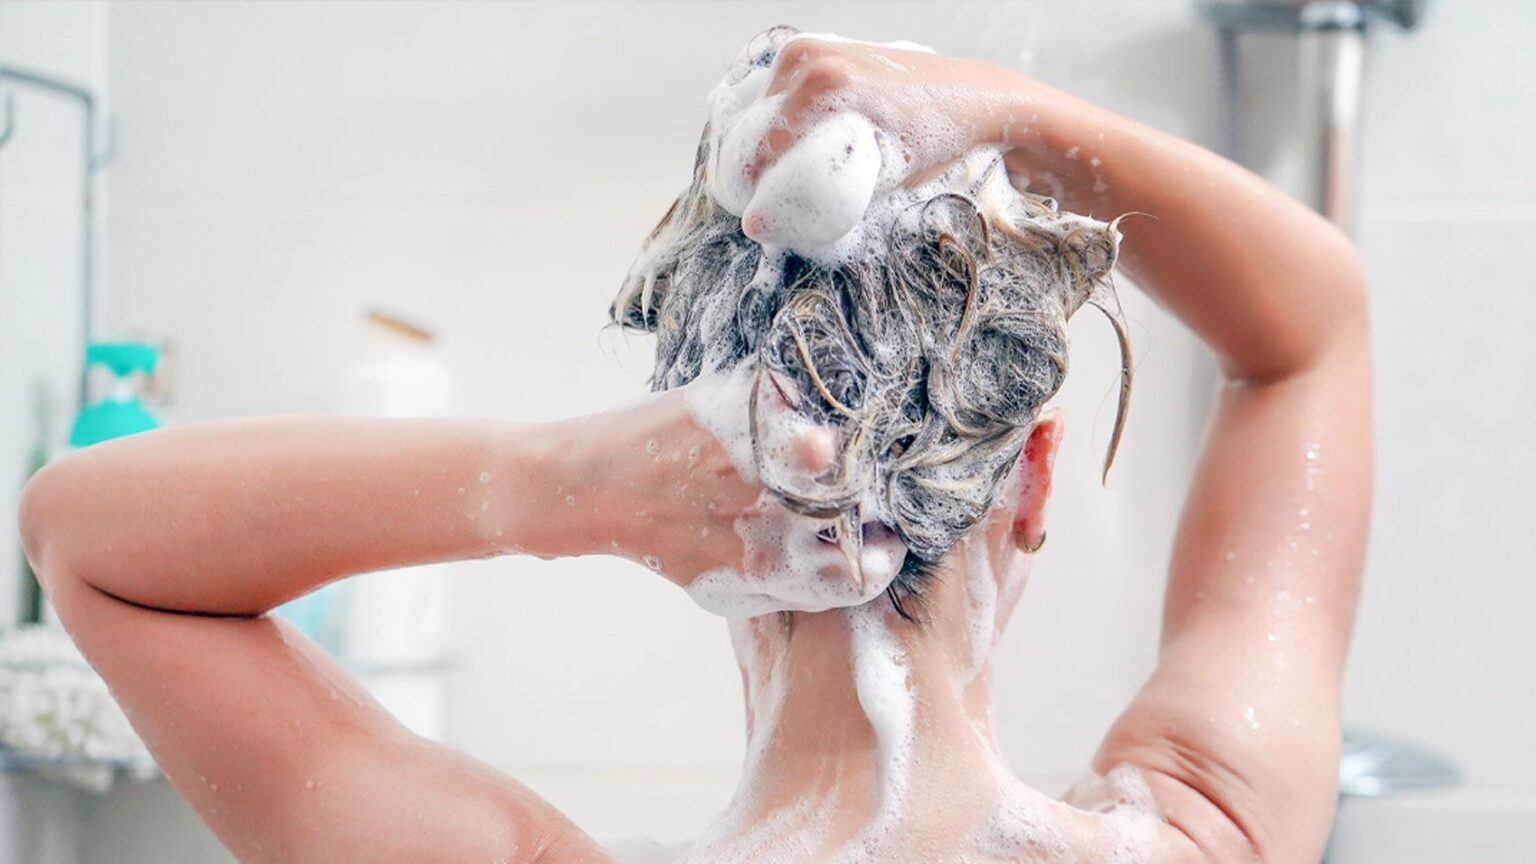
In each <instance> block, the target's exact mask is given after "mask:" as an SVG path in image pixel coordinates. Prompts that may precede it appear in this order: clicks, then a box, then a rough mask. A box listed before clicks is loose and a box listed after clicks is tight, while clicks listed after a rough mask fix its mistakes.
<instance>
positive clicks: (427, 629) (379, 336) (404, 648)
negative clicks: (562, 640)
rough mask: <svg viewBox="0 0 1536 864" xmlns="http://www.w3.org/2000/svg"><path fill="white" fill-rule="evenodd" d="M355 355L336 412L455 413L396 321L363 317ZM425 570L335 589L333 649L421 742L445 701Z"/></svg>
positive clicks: (441, 373) (431, 571) (437, 596)
mask: <svg viewBox="0 0 1536 864" xmlns="http://www.w3.org/2000/svg"><path fill="white" fill-rule="evenodd" d="M365 326H366V327H367V331H366V333H365V335H364V344H363V352H362V355H361V357H360V358H359V359H358V361H357V363H355V364H354V365H353V367H352V368H351V369H350V370H349V371H348V374H347V377H346V382H345V385H344V389H343V393H342V400H341V408H342V410H343V411H344V412H345V413H347V414H353V415H359V414H361V415H371V416H379V417H438V416H443V415H445V414H447V413H448V412H449V411H450V410H451V408H452V404H453V395H454V385H453V376H452V374H451V373H450V372H449V370H448V367H447V364H445V363H444V362H443V360H442V358H441V357H440V356H439V355H438V352H437V350H436V344H435V340H434V337H433V335H432V333H431V332H430V331H428V330H426V329H425V328H423V327H421V326H418V325H416V324H414V323H411V322H409V321H406V320H404V319H403V318H400V317H398V316H396V315H393V314H390V313H386V312H382V311H379V310H377V309H371V310H369V311H368V313H367V318H366V325H365ZM451 567H452V565H451V564H448V565H443V564H435V565H426V566H421V567H409V568H405V569H400V570H390V571H384V572H380V573H369V574H366V575H363V576H359V577H356V578H353V579H351V580H348V581H347V582H345V583H342V584H341V585H340V586H339V588H340V589H341V593H340V597H339V603H338V605H337V610H336V611H337V618H338V621H337V625H338V626H337V628H336V640H335V641H336V649H337V653H338V654H339V655H340V657H341V659H342V662H343V663H345V664H346V665H347V666H348V667H349V668H351V669H352V670H353V671H354V672H355V673H357V675H358V676H359V677H360V678H361V680H362V682H363V683H364V685H366V686H367V687H368V690H369V692H371V693H372V694H373V696H374V698H376V699H378V700H379V701H380V702H381V703H382V704H383V705H384V707H385V708H388V709H389V710H390V712H391V713H393V714H394V715H395V717H396V718H397V719H399V720H400V721H401V722H402V723H404V724H405V725H406V726H407V727H409V728H410V729H411V730H412V731H414V732H416V733H417V734H419V735H422V736H424V737H427V738H431V739H434V740H440V739H441V738H442V735H443V726H444V712H445V707H446V702H447V676H446V674H445V673H446V670H447V667H448V665H449V664H448V657H447V646H446V639H445V637H446V632H445V618H446V607H447V596H446V595H447V584H446V573H445V572H444V571H445V570H446V569H448V568H451Z"/></svg>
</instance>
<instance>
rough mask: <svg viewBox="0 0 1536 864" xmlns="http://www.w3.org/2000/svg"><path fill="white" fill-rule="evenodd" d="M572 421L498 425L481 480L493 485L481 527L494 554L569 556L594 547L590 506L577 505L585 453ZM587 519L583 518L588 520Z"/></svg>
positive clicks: (587, 551)
mask: <svg viewBox="0 0 1536 864" xmlns="http://www.w3.org/2000/svg"><path fill="white" fill-rule="evenodd" d="M573 425H574V424H573V422H572V421H561V422H555V423H538V424H530V425H522V424H517V425H512V424H508V425H504V426H500V427H498V429H497V431H496V432H495V433H494V434H493V436H492V441H491V442H490V444H489V446H488V450H489V453H488V458H487V459H486V460H485V461H486V464H487V467H486V469H485V470H484V472H482V473H481V475H480V477H479V480H480V482H482V483H487V484H491V485H492V487H493V488H492V494H491V496H490V498H489V500H488V502H487V503H486V504H484V505H482V506H484V507H485V508H486V511H487V513H486V518H485V519H483V520H482V528H483V530H484V531H485V533H486V535H487V536H486V542H487V543H488V544H490V553H491V554H493V555H496V554H519V553H520V554H527V555H534V556H537V557H540V558H565V557H573V556H577V555H584V554H589V553H590V552H593V551H595V550H594V549H592V548H591V541H590V537H589V534H590V532H588V531H586V530H585V529H586V527H587V526H588V525H589V524H590V522H591V516H592V508H591V506H590V502H587V503H588V506H584V507H576V506H573V504H574V502H575V501H576V500H577V496H578V495H579V496H580V497H581V498H583V499H584V498H586V497H587V496H586V495H585V494H584V492H583V491H582V490H579V489H578V488H577V486H578V485H579V484H580V483H581V478H582V475H583V472H581V471H580V470H579V467H580V465H581V457H582V456H583V455H584V454H583V453H582V452H581V448H580V447H579V446H574V442H576V441H577V440H578V439H579V436H578V435H575V434H573V430H572V428H571V427H572V426H573ZM584 517H585V518H584Z"/></svg>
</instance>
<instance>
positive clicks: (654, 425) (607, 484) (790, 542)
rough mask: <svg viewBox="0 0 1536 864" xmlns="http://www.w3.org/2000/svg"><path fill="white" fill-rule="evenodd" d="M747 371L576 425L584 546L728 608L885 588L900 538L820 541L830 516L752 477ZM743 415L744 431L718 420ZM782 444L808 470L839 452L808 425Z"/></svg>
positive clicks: (851, 599)
mask: <svg viewBox="0 0 1536 864" xmlns="http://www.w3.org/2000/svg"><path fill="white" fill-rule="evenodd" d="M750 374H751V373H750V370H746V369H743V370H738V371H737V372H736V373H734V374H733V375H730V376H705V377H703V378H701V379H699V380H696V381H694V382H693V383H691V384H689V385H687V386H686V387H682V388H678V389H676V390H672V391H668V392H665V393H661V394H658V395H656V396H653V397H651V398H649V399H647V400H645V401H643V402H640V403H638V404H636V405H633V406H630V407H628V408H624V409H621V410H618V411H612V412H607V413H604V414H598V415H595V416H592V417H588V418H584V419H582V420H580V421H575V422H574V423H573V424H571V426H570V430H571V431H570V438H569V443H570V444H571V445H573V446H572V448H571V452H572V453H573V454H574V456H575V458H574V459H572V460H571V461H572V463H573V464H574V466H575V471H574V473H573V475H572V479H573V482H572V483H571V484H570V486H569V488H568V491H567V494H566V496H565V499H564V500H565V504H566V506H568V507H570V508H571V509H572V512H573V515H579V521H580V522H581V524H582V525H583V526H584V527H583V529H582V530H581V533H582V535H584V536H583V538H582V542H581V546H582V548H583V550H584V551H591V552H599V553H609V554H615V555H619V556H621V557H624V558H628V559H630V560H633V561H636V562H639V563H642V564H644V565H645V566H647V567H648V568H650V569H652V570H654V571H656V572H658V573H660V574H662V575H663V576H665V577H666V578H667V579H668V580H669V581H671V582H674V583H676V584H677V585H679V586H681V587H683V588H684V589H686V590H687V591H688V592H689V594H690V596H692V597H693V598H694V599H695V601H697V602H698V603H699V604H700V605H701V606H703V607H705V608H706V609H708V610H709V611H712V612H715V613H717V614H721V615H727V616H731V617H740V616H751V615H760V614H765V613H767V612H774V611H792V610H798V611H821V610H824V609H829V608H835V607H841V606H852V605H857V604H859V603H863V602H866V601H868V600H870V599H872V598H873V597H876V596H878V595H879V594H880V593H881V592H883V591H884V590H885V587H886V586H887V585H888V584H889V583H890V581H891V579H892V578H894V576H895V568H896V566H899V564H900V560H901V558H902V557H903V556H902V555H900V554H896V551H897V550H893V549H891V548H886V547H888V546H889V544H890V543H896V542H897V541H894V539H888V540H885V541H882V542H885V543H886V547H878V546H877V547H875V548H874V549H873V550H871V548H870V547H869V546H868V545H867V544H866V547H865V548H864V549H863V550H862V551H863V553H864V554H863V556H862V557H861V558H859V557H853V556H851V555H850V554H848V553H847V552H846V551H845V549H844V547H842V546H839V545H838V544H837V543H836V542H833V541H830V540H828V539H825V536H826V531H827V529H829V528H830V527H831V526H832V525H833V524H834V522H833V520H830V519H818V518H812V517H808V516H803V515H800V514H798V513H794V512H792V511H790V510H789V509H787V508H786V507H785V506H784V505H783V503H781V502H780V501H779V499H778V498H777V497H776V496H775V495H773V494H772V493H771V492H768V491H766V490H765V489H764V488H763V486H762V485H761V484H760V483H759V482H758V481H757V479H756V472H755V470H754V469H753V467H752V450H751V442H750V439H749V438H748V437H747V436H746V417H747V411H748V406H747V404H746V401H745V400H746V398H749V397H748V393H749V392H750V391H749V388H747V387H744V386H742V383H743V382H742V380H741V376H743V375H750ZM738 419H739V423H740V426H739V429H735V430H727V429H722V428H719V427H720V426H721V425H722V423H723V424H725V425H734V424H735V423H736V422H737V420H738ZM706 426H711V427H715V428H705V427H706ZM722 437H724V438H725V439H727V440H722ZM786 449H787V451H788V452H786V453H784V454H781V456H782V458H786V459H788V460H790V462H791V466H792V468H794V469H798V470H802V471H804V472H805V473H806V474H807V475H808V476H814V475H816V474H819V473H821V472H823V471H825V470H826V469H827V467H828V466H829V465H830V464H831V461H832V443H831V439H830V434H829V433H828V431H827V430H822V429H806V430H803V431H801V432H799V433H797V434H795V435H793V436H792V437H791V438H790V439H789V441H788V444H787V448H786ZM897 545H899V543H898V544H897ZM871 551H874V552H877V553H879V554H878V555H871V554H870V553H871ZM900 551H902V552H904V550H900ZM889 559H894V561H891V560H889Z"/></svg>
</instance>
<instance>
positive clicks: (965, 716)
mask: <svg viewBox="0 0 1536 864" xmlns="http://www.w3.org/2000/svg"><path fill="white" fill-rule="evenodd" d="M985 548H986V547H985V546H983V545H981V544H980V543H979V542H978V545H977V548H973V549H970V550H965V549H961V550H957V552H958V553H959V554H957V555H955V556H952V558H951V559H950V563H949V564H948V565H947V566H946V567H944V568H943V569H942V570H941V572H940V574H939V578H937V579H935V580H934V582H933V584H932V586H931V589H930V590H929V591H928V592H927V593H925V596H924V605H923V608H924V610H925V614H924V615H923V617H922V618H921V619H920V620H919V621H918V622H909V621H904V620H902V619H901V618H900V617H899V616H897V615H896V613H895V611H894V609H892V607H891V605H890V603H889V602H887V601H886V600H885V598H884V597H881V598H879V599H877V600H875V601H872V602H871V603H869V604H867V605H865V606H862V607H857V608H853V609H843V610H834V611H831V612H825V613H818V614H802V613H795V614H778V615H769V616H763V617H759V618H752V619H743V620H737V621H733V622H732V625H731V632H732V636H733V638H734V639H735V641H736V651H737V656H738V657H739V658H740V659H741V662H742V669H743V680H744V685H745V689H746V701H747V747H748V752H747V762H746V768H745V772H744V774H743V777H742V781H741V784H740V786H739V788H738V790H737V794H736V798H735V800H734V801H733V804H732V807H731V810H730V811H729V812H728V813H727V814H726V815H725V816H724V817H722V819H721V821H720V822H719V823H717V824H716V831H715V833H716V834H718V835H720V836H721V837H722V838H725V837H732V838H739V837H740V836H741V835H743V834H745V833H750V829H752V828H755V827H767V826H771V827H772V829H773V832H772V833H776V834H784V833H798V834H799V835H801V836H805V837H809V838H814V839H813V840H810V841H807V842H814V843H816V844H819V845H817V848H815V849H807V850H806V851H807V853H808V857H811V858H816V857H817V855H816V853H818V852H819V853H822V855H823V856H825V854H826V853H827V852H828V850H836V849H841V848H844V847H847V846H848V845H849V844H850V843H853V842H856V841H857V840H858V839H859V838H860V837H861V836H863V835H870V836H875V835H882V836H884V835H888V834H889V832H886V831H883V830H882V826H884V825H889V824H894V823H897V822H898V821H899V823H900V824H901V825H902V827H903V830H904V831H912V830H918V831H923V830H924V823H928V822H930V821H932V822H933V823H934V826H935V827H934V830H940V829H941V827H942V823H944V822H946V821H948V820H951V819H958V818H960V817H961V815H963V814H960V813H958V812H956V813H946V812H944V808H943V807H942V806H935V804H934V802H956V807H957V808H959V807H960V806H961V804H962V802H967V801H974V800H975V799H976V795H977V792H978V786H979V785H988V786H990V785H992V784H994V782H995V780H996V778H997V777H998V775H999V774H1000V772H1001V766H1002V760H1001V758H1000V756H999V755H998V753H997V748H996V744H995V739H994V737H993V732H992V723H991V689H990V684H989V674H988V658H989V656H990V653H991V647H992V640H993V636H994V634H995V633H996V631H997V622H998V621H999V620H1000V619H1001V618H1002V617H1005V616H1006V612H1007V611H1008V610H1007V608H1006V607H1011V605H1012V602H1011V601H1012V599H1013V597H1015V596H1016V594H1017V586H1018V585H1021V584H1022V571H1023V568H1022V567H1019V566H1017V565H1018V562H1017V561H1016V560H1012V556H1011V555H1008V556H1007V557H1008V558H1009V559H1010V560H1008V561H1006V562H1003V563H1005V564H1007V565H1009V566H994V565H995V564H997V563H998V562H995V561H993V560H992V556H990V555H988V554H986V553H984V552H982V551H979V550H983V549H985ZM999 574H1002V578H999ZM1000 595H1001V597H1000ZM916 802H923V803H922V805H921V806H920V807H918V806H914V805H915V804H916ZM722 860H729V859H728V858H722Z"/></svg>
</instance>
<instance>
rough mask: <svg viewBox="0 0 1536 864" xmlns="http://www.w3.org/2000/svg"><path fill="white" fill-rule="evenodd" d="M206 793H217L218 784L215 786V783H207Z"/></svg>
mask: <svg viewBox="0 0 1536 864" xmlns="http://www.w3.org/2000/svg"><path fill="white" fill-rule="evenodd" d="M208 791H209V792H217V791H219V784H217V783H209V784H208Z"/></svg>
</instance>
